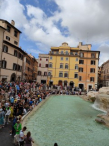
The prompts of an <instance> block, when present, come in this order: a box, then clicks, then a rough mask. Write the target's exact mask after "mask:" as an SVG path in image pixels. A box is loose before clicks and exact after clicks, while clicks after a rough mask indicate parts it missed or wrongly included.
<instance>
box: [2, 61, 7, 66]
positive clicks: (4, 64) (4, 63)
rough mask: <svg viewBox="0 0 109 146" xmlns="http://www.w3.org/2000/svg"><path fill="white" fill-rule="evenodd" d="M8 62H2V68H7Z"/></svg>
mask: <svg viewBox="0 0 109 146" xmlns="http://www.w3.org/2000/svg"><path fill="white" fill-rule="evenodd" d="M6 64H7V62H6V61H5V60H2V68H6Z"/></svg>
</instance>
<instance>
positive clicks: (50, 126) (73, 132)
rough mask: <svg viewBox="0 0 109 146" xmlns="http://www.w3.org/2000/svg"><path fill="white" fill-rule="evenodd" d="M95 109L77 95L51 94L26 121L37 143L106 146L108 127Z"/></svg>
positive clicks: (108, 136)
mask: <svg viewBox="0 0 109 146" xmlns="http://www.w3.org/2000/svg"><path fill="white" fill-rule="evenodd" d="M99 113H100V111H97V110H95V109H93V108H92V107H91V104H90V103H89V102H86V101H84V100H82V99H81V98H79V97H77V96H66V95H64V96H63V95H61V96H52V97H50V99H49V100H48V101H47V102H46V103H45V104H44V105H43V106H42V107H41V108H39V109H38V111H37V112H36V113H34V115H33V116H32V117H30V118H29V119H28V122H27V124H26V126H27V129H28V131H31V133H32V138H33V139H34V141H35V142H36V143H37V144H38V145H39V146H53V144H54V143H55V142H57V143H58V145H59V146H109V140H108V138H109V130H108V129H107V128H106V127H105V126H103V125H99V124H98V123H96V122H95V118H96V115H97V114H99Z"/></svg>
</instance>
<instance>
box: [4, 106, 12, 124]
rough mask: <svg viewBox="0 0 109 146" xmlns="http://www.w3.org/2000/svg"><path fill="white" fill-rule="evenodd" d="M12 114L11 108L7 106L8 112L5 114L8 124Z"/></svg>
mask: <svg viewBox="0 0 109 146" xmlns="http://www.w3.org/2000/svg"><path fill="white" fill-rule="evenodd" d="M10 114H11V110H10V109H9V107H8V108H7V111H6V114H5V116H6V124H8V122H10V121H9V116H10Z"/></svg>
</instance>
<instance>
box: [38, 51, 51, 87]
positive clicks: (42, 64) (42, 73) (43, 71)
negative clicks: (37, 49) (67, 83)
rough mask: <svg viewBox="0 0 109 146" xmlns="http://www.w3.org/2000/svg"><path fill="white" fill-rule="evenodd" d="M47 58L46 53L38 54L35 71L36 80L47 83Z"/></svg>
mask: <svg viewBox="0 0 109 146" xmlns="http://www.w3.org/2000/svg"><path fill="white" fill-rule="evenodd" d="M48 59H49V56H48V55H47V54H39V58H38V59H37V62H38V73H37V82H38V83H43V84H47V76H48Z"/></svg>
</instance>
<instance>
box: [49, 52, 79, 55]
mask: <svg viewBox="0 0 109 146" xmlns="http://www.w3.org/2000/svg"><path fill="white" fill-rule="evenodd" d="M49 55H65V56H66V55H68V56H69V55H70V56H79V53H59V52H49Z"/></svg>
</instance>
